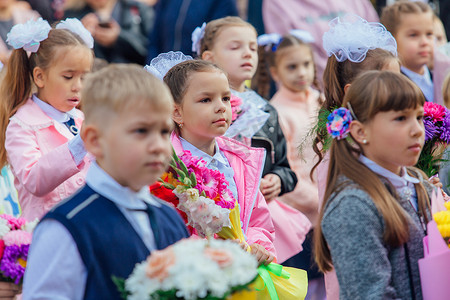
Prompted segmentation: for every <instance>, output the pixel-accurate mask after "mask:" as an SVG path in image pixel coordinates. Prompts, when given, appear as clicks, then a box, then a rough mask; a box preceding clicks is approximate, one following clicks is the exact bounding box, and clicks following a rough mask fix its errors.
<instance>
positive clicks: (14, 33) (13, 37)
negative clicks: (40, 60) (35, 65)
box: [6, 18, 52, 52]
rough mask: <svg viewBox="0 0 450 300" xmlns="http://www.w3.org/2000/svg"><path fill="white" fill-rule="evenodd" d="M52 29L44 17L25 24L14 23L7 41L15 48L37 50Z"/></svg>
mask: <svg viewBox="0 0 450 300" xmlns="http://www.w3.org/2000/svg"><path fill="white" fill-rule="evenodd" d="M51 29H52V28H51V27H50V24H48V22H47V21H44V20H43V19H42V18H39V19H37V20H36V21H35V20H29V21H28V22H26V23H25V24H17V25H14V26H13V27H12V28H11V31H10V32H9V33H8V34H7V38H6V42H7V43H8V45H10V46H11V47H13V48H14V49H20V48H23V49H24V50H25V51H30V52H37V51H38V49H39V46H40V44H41V42H42V41H43V40H45V39H46V38H47V37H48V33H49V32H50V30H51Z"/></svg>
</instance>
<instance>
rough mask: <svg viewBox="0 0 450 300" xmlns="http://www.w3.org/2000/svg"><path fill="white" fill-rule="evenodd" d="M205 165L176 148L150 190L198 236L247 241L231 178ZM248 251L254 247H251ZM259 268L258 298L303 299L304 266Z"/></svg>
mask: <svg viewBox="0 0 450 300" xmlns="http://www.w3.org/2000/svg"><path fill="white" fill-rule="evenodd" d="M205 165H206V162H205V161H203V160H201V159H199V158H197V157H195V156H192V155H191V153H190V152H189V151H184V152H183V155H181V156H180V157H178V156H177V155H176V153H175V152H174V153H173V155H172V161H171V163H170V167H169V170H168V172H166V173H164V174H163V176H162V177H161V180H160V181H159V182H157V183H155V184H153V185H152V186H150V191H151V193H152V194H153V195H155V196H157V197H159V198H161V199H162V200H166V201H168V202H170V203H172V204H173V205H174V206H175V207H176V208H177V210H179V212H181V214H182V216H183V217H184V219H185V222H186V223H187V225H189V226H191V227H193V228H194V229H195V230H196V233H197V234H198V235H199V236H202V237H208V239H209V238H211V237H212V236H213V235H214V234H217V236H218V237H220V238H222V239H233V240H236V239H238V240H239V241H240V242H243V243H245V242H246V239H245V236H244V233H243V232H242V228H241V218H240V212H239V205H237V202H236V200H235V199H234V198H233V194H232V193H231V191H230V190H229V189H228V182H227V181H226V180H225V177H224V175H223V174H222V173H220V172H218V171H215V170H210V169H208V168H206V167H205ZM174 195H175V196H174ZM247 251H249V252H250V251H251V249H250V247H248V250H247ZM286 270H288V271H286ZM257 272H258V275H259V276H258V277H257V279H256V281H255V286H257V289H258V290H259V292H258V299H304V297H305V296H306V291H307V276H306V272H305V271H304V270H300V269H295V268H285V267H283V266H281V265H278V264H275V263H270V264H269V265H268V266H265V265H260V266H259V267H258V269H257ZM162 299H164V298H162Z"/></svg>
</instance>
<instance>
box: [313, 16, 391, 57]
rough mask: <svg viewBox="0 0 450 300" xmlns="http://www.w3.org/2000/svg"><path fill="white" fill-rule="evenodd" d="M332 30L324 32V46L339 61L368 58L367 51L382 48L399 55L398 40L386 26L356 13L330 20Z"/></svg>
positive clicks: (328, 53)
mask: <svg viewBox="0 0 450 300" xmlns="http://www.w3.org/2000/svg"><path fill="white" fill-rule="evenodd" d="M329 26H330V30H329V31H327V32H325V33H324V34H323V38H322V39H323V48H324V49H325V51H326V52H327V55H328V56H329V57H330V56H331V55H334V56H335V57H336V59H337V61H339V62H343V61H345V60H347V59H348V60H350V61H352V62H355V63H359V62H362V61H363V60H364V59H365V58H366V54H367V51H369V50H372V49H377V48H381V49H384V50H387V51H389V52H391V53H392V54H393V55H395V56H397V42H396V41H395V38H394V37H393V36H392V34H391V33H390V32H389V31H387V30H386V28H385V27H384V26H383V25H382V24H381V23H377V22H367V21H366V20H364V19H363V18H361V17H359V16H357V15H355V14H347V15H345V16H343V17H337V18H335V19H333V20H331V21H330V23H329Z"/></svg>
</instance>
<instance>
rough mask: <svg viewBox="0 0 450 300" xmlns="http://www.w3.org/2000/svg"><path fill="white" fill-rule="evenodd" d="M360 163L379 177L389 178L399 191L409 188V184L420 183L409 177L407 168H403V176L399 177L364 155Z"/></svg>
mask: <svg viewBox="0 0 450 300" xmlns="http://www.w3.org/2000/svg"><path fill="white" fill-rule="evenodd" d="M359 161H360V162H362V163H363V164H365V165H366V167H368V168H369V169H370V170H372V171H373V172H375V173H376V174H378V175H381V176H383V177H385V178H387V179H388V180H389V181H390V182H391V183H392V185H393V186H394V187H395V188H396V189H397V190H398V189H401V188H404V187H407V186H408V184H409V183H412V184H414V183H419V182H420V180H419V179H417V178H414V177H412V176H409V175H408V172H407V171H406V168H405V167H402V176H399V175H397V174H395V173H392V172H391V171H389V170H387V169H385V168H383V167H381V166H379V165H378V164H376V163H375V162H374V161H372V160H370V159H369V158H367V157H365V156H364V155H360V156H359Z"/></svg>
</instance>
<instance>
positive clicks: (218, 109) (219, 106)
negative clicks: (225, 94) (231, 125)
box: [216, 99, 227, 112]
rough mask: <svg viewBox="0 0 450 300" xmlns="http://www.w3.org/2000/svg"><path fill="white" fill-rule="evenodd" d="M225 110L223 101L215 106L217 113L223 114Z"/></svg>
mask: <svg viewBox="0 0 450 300" xmlns="http://www.w3.org/2000/svg"><path fill="white" fill-rule="evenodd" d="M221 100H222V99H221ZM226 109H227V106H226V104H225V103H224V102H223V101H219V102H218V104H217V106H216V111H217V112H224V111H225V110H226Z"/></svg>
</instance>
